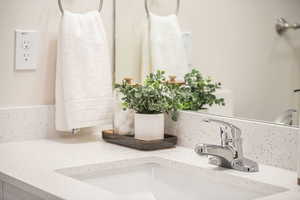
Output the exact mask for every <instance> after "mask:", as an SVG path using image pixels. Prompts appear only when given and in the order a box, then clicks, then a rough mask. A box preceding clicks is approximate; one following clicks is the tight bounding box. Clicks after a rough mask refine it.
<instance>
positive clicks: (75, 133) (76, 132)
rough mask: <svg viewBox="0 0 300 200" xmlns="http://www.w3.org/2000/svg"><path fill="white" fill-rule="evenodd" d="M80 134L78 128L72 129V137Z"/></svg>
mask: <svg viewBox="0 0 300 200" xmlns="http://www.w3.org/2000/svg"><path fill="white" fill-rule="evenodd" d="M79 133H80V128H73V129H72V135H78V134H79Z"/></svg>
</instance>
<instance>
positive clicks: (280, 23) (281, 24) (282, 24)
mask: <svg viewBox="0 0 300 200" xmlns="http://www.w3.org/2000/svg"><path fill="white" fill-rule="evenodd" d="M299 28H300V24H298V23H295V24H290V23H288V22H287V21H286V20H285V19H284V18H282V17H280V18H278V19H277V22H276V25H275V29H276V32H277V33H278V34H279V35H282V34H283V33H285V32H286V31H287V30H289V29H294V30H296V29H299Z"/></svg>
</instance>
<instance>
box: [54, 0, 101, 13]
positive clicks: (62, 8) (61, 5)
mask: <svg viewBox="0 0 300 200" xmlns="http://www.w3.org/2000/svg"><path fill="white" fill-rule="evenodd" d="M58 6H59V10H60V12H61V14H64V11H65V10H64V7H63V4H62V0H58ZM102 7H103V0H100V5H99V9H98V11H99V12H100V11H101V10H102Z"/></svg>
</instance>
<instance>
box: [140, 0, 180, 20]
mask: <svg viewBox="0 0 300 200" xmlns="http://www.w3.org/2000/svg"><path fill="white" fill-rule="evenodd" d="M179 9H180V0H177V7H176V11H175V14H176V15H178V13H179ZM145 10H146V13H147V16H148V17H149V15H150V12H151V11H150V9H149V6H148V0H145Z"/></svg>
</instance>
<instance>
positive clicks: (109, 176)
mask: <svg viewBox="0 0 300 200" xmlns="http://www.w3.org/2000/svg"><path fill="white" fill-rule="evenodd" d="M57 171H58V172H59V173H62V174H64V175H66V176H69V177H72V178H75V179H77V180H80V181H83V182H85V183H88V184H91V185H93V186H96V187H99V188H101V189H102V190H105V191H107V192H110V193H112V194H115V195H124V199H138V200H199V199H203V200H220V199H222V200H252V199H257V198H260V197H264V196H268V195H273V194H277V193H280V192H285V191H287V189H285V188H281V187H277V186H273V185H270V184H265V183H261V182H256V181H252V180H249V179H246V178H241V177H238V176H233V175H229V174H225V173H223V172H222V170H220V169H216V170H210V169H203V168H200V167H196V166H192V165H187V164H184V163H180V162H175V161H170V160H166V159H161V158H155V157H153V158H142V159H135V160H129V161H128V160H127V161H119V162H112V163H105V164H96V165H89V166H82V167H75V168H68V169H61V170H57ZM125 197H126V198H125ZM130 197H132V198H130Z"/></svg>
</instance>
